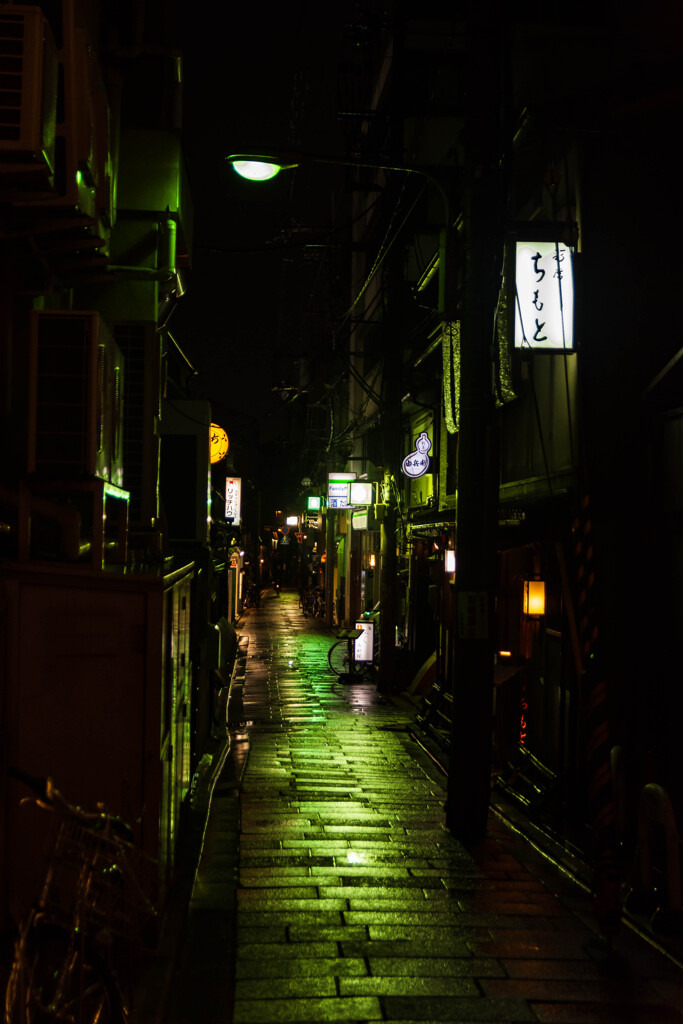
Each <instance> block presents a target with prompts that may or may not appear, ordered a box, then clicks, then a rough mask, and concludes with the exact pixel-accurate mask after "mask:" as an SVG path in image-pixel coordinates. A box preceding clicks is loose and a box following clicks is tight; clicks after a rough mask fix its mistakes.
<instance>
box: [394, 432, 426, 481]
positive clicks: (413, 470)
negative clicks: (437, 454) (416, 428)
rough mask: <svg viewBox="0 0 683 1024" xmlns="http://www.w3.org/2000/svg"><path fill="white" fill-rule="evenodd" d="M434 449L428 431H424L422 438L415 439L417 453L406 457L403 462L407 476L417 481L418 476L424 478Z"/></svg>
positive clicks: (403, 468)
mask: <svg viewBox="0 0 683 1024" xmlns="http://www.w3.org/2000/svg"><path fill="white" fill-rule="evenodd" d="M431 447H432V442H431V441H430V439H429V435H428V434H427V432H426V431H424V430H423V431H422V433H421V434H420V436H419V437H418V438H416V439H415V451H414V452H411V453H410V455H406V457H405V459H404V460H403V464H402V466H401V469H402V470H403V472H404V473H405V475H406V476H409V477H411V479H413V480H414V479H416V478H417V477H418V476H424V474H425V473H426V472H427V471H428V469H429V452H430V450H431Z"/></svg>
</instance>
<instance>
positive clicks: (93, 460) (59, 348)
mask: <svg viewBox="0 0 683 1024" xmlns="http://www.w3.org/2000/svg"><path fill="white" fill-rule="evenodd" d="M123 372H124V359H123V355H122V353H121V350H120V349H119V348H118V346H117V345H116V344H115V342H114V340H113V339H112V337H111V335H110V333H109V331H108V330H107V328H106V326H105V324H104V323H103V321H102V319H101V318H100V316H99V314H98V313H95V312H90V311H71V310H44V311H34V312H32V313H31V329H30V372H29V422H28V460H27V462H28V465H27V469H28V472H29V473H37V474H41V475H47V476H50V477H63V478H67V479H68V478H73V477H84V476H86V477H87V476H98V477H100V478H101V479H103V480H106V481H108V482H109V483H111V484H115V485H116V486H117V487H120V486H121V485H122V483H123Z"/></svg>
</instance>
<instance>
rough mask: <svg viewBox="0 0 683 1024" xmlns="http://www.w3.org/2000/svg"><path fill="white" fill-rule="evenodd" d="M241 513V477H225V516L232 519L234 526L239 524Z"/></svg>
mask: <svg viewBox="0 0 683 1024" xmlns="http://www.w3.org/2000/svg"><path fill="white" fill-rule="evenodd" d="M241 515H242V478H241V477H239V476H231V477H227V478H226V481H225V518H226V519H232V521H233V524H234V525H235V526H239V525H240V517H241Z"/></svg>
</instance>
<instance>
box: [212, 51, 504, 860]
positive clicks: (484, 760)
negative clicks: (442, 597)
mask: <svg viewBox="0 0 683 1024" xmlns="http://www.w3.org/2000/svg"><path fill="white" fill-rule="evenodd" d="M482 38H483V37H482ZM477 54H478V57H477V60H479V61H480V62H481V64H482V67H486V68H487V76H488V77H487V76H483V72H482V69H481V68H479V67H478V65H477V63H476V61H475V62H474V63H473V64H472V65H471V72H472V81H475V80H477V81H479V82H480V83H481V86H482V87H481V90H479V91H480V92H481V95H480V96H479V95H477V97H476V98H475V101H474V102H473V103H472V106H471V109H470V111H469V124H470V130H471V135H472V141H471V144H470V145H469V146H468V147H467V151H466V154H465V167H464V175H463V199H462V214H463V216H462V225H461V226H462V243H461V249H462V270H463V275H462V277H463V281H462V291H461V295H460V296H459V295H458V294H457V291H456V286H455V285H454V284H452V283H451V274H450V267H449V263H448V256H449V252H448V250H449V240H450V238H451V233H452V231H453V229H454V225H453V215H452V211H451V203H450V199H449V195H448V193H447V191H446V189H445V188H444V185H443V184H442V182H441V181H440V180H439V179H438V178H437V177H435V176H434V175H433V174H431V173H430V172H429V171H428V170H426V169H424V168H419V167H405V166H400V165H394V164H385V163H382V162H366V161H363V160H351V159H339V158H330V157H325V156H318V155H315V156H307V155H303V154H295V153H284V152H281V153H274V152H272V153H270V154H268V155H266V156H264V155H260V156H255V155H247V154H234V155H232V156H229V157H228V158H227V159H228V162H229V163H231V164H232V165H233V167H234V168H235V170H236V171H237V173H239V174H241V175H242V176H243V177H249V178H251V179H252V180H254V179H256V180H261V181H263V180H268V179H269V178H273V177H275V175H276V174H278V173H279V171H280V170H282V169H284V168H293V167H297V166H299V165H300V164H303V163H315V164H333V165H337V166H345V167H359V168H363V167H365V168H368V169H371V170H375V171H379V170H387V171H402V172H404V173H406V174H417V175H420V176H421V177H422V178H424V179H426V180H427V181H430V182H431V183H432V184H434V185H435V186H436V188H437V190H438V192H439V194H440V196H441V199H442V202H443V221H442V225H441V230H440V236H439V313H440V315H441V317H442V319H443V320H444V321H446V322H448V321H452V320H454V319H455V316H454V311H455V308H456V300H457V299H458V298H461V316H460V321H461V331H460V403H459V404H460V415H459V432H458V484H457V488H458V489H457V500H456V519H457V522H456V545H455V547H456V554H457V563H458V564H457V572H456V574H455V598H456V611H455V622H454V623H453V624H452V632H453V636H454V638H455V640H454V649H453V656H452V658H450V659H449V662H450V666H451V669H450V670H451V672H452V676H453V709H452V714H453V721H452V730H451V745H450V757H449V776H448V799H447V804H446V822H447V825H448V827H449V828H450V830H451V831H452V832H453V834H454V835H455V836H456V837H457V838H459V839H462V840H463V841H474V840H478V839H481V838H482V837H483V836H484V835H485V832H486V821H487V815H488V807H489V799H490V785H491V779H490V775H491V719H492V705H493V652H494V629H493V605H494V602H493V593H494V570H495V557H496V540H495V528H496V521H497V520H496V511H497V486H498V474H497V463H496V459H495V440H494V436H493V394H492V388H491V356H490V352H491V340H492V339H491V324H492V322H493V304H492V302H491V295H492V294H493V291H494V288H493V281H492V277H493V275H494V274H495V273H496V270H497V266H498V265H499V264H497V263H496V259H495V258H492V257H495V256H497V251H496V247H497V239H498V225H497V221H496V217H497V214H496V211H497V209H498V202H499V196H498V194H497V191H496V186H495V179H496V174H497V170H496V169H497V161H496V160H495V159H493V157H494V156H495V155H496V153H495V151H494V148H493V144H494V140H495V138H496V131H495V128H494V127H492V125H493V121H492V111H493V110H494V108H495V99H496V93H495V89H496V86H495V77H496V76H495V74H494V70H493V69H492V68H491V59H490V55H488V54H486V55H484V54H483V52H482V50H481V49H480V48H479V47H477ZM485 57H486V59H485ZM474 91H475V93H477V90H474ZM391 529H392V523H391V521H389V522H385V523H383V535H382V541H383V545H382V550H383V555H384V554H385V553H386V555H387V557H389V559H391V557H392V555H391V552H392V551H393V559H394V572H395V569H396V565H395V543H394V538H393V537H391V538H390V540H391V542H390V543H387V544H386V545H385V541H387V540H389V535H390V532H391ZM382 634H385V630H384V629H380V640H381V642H382ZM387 640H388V641H389V642H391V643H392V644H393V628H392V635H391V636H390V637H388V638H387V637H386V634H385V635H384V642H387Z"/></svg>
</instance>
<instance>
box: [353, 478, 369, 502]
mask: <svg viewBox="0 0 683 1024" xmlns="http://www.w3.org/2000/svg"><path fill="white" fill-rule="evenodd" d="M372 492H373V487H372V484H369V483H367V481H364V480H357V481H352V483H351V504H352V505H372V499H373V493H372Z"/></svg>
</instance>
